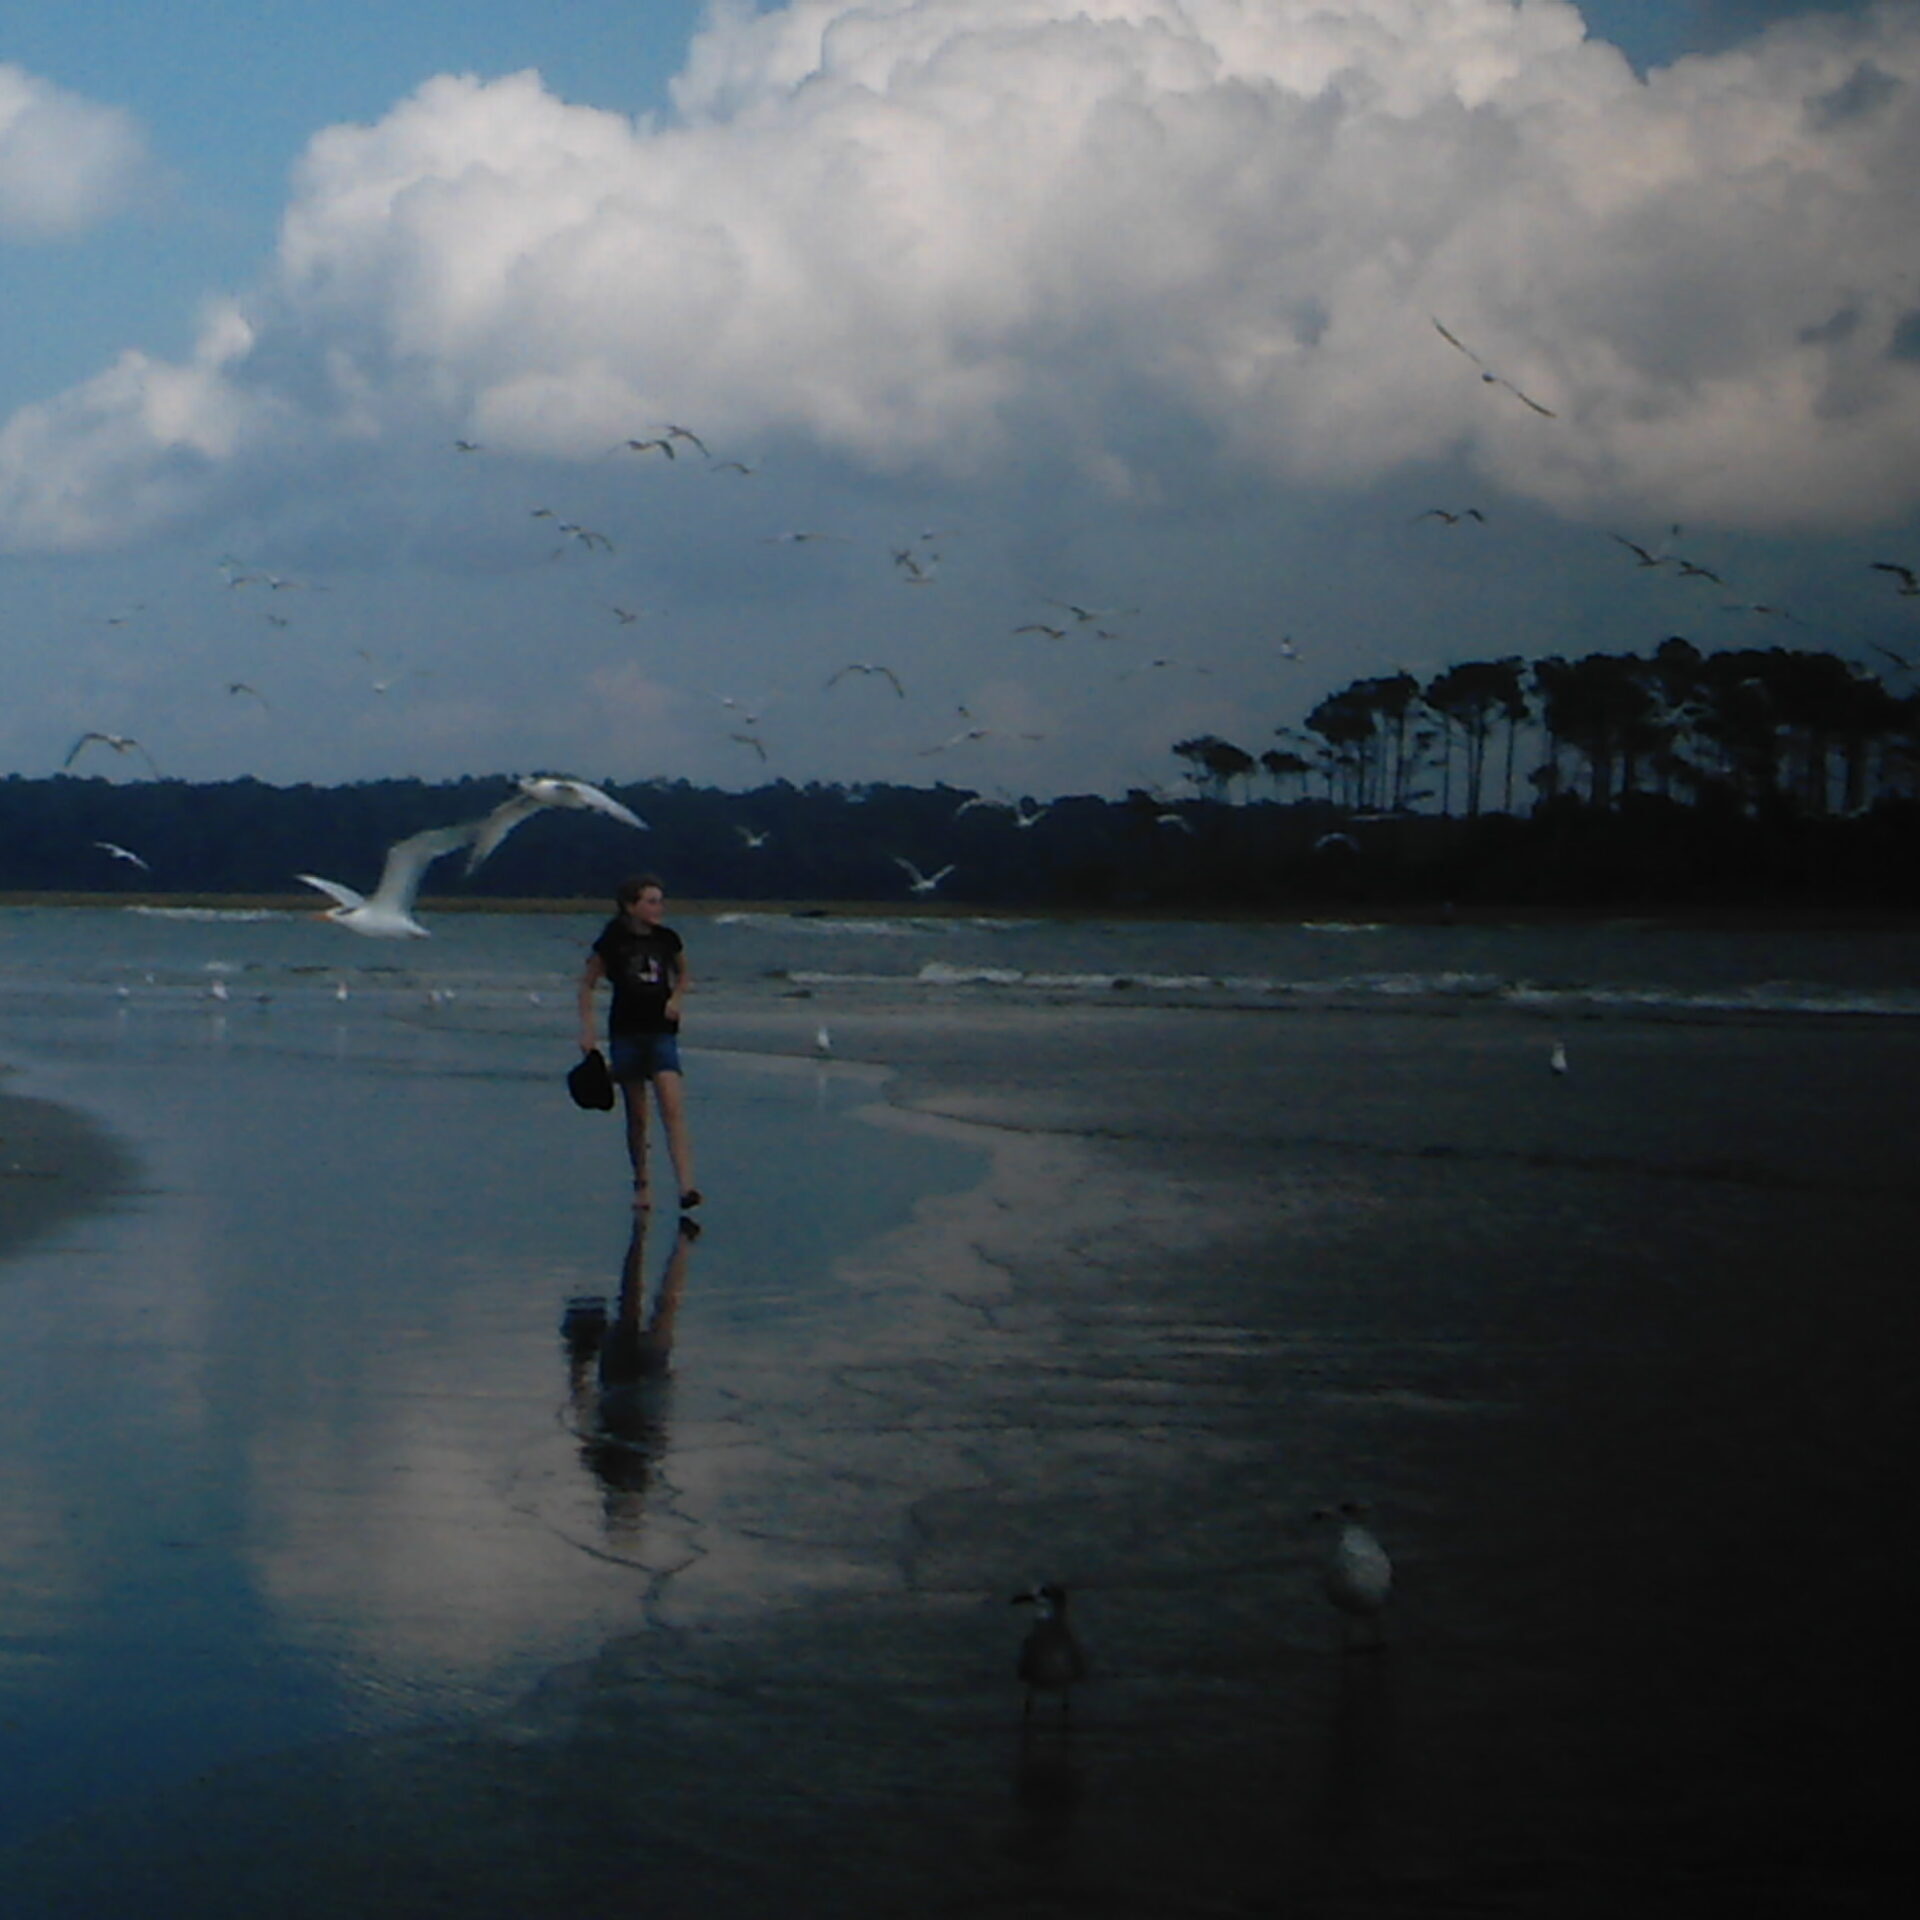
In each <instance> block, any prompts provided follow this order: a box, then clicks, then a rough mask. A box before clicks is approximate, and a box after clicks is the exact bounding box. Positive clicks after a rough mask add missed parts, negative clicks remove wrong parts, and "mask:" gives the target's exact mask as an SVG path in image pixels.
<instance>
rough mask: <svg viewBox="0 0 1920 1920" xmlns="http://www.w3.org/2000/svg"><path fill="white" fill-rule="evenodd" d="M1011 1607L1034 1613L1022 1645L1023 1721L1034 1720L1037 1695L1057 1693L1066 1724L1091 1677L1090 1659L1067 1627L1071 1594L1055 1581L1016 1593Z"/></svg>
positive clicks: (1020, 1674)
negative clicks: (1076, 1694) (1077, 1688)
mask: <svg viewBox="0 0 1920 1920" xmlns="http://www.w3.org/2000/svg"><path fill="white" fill-rule="evenodd" d="M1009 1604H1010V1605H1012V1606H1016V1607H1024V1606H1030V1607H1032V1608H1033V1610H1034V1622H1033V1625H1032V1626H1031V1627H1029V1628H1028V1629H1027V1637H1026V1639H1025V1640H1023V1641H1022V1642H1021V1643H1020V1664H1019V1667H1018V1668H1017V1672H1018V1673H1019V1676H1020V1679H1021V1681H1022V1682H1023V1683H1024V1684H1025V1686H1026V1689H1027V1694H1026V1703H1025V1705H1024V1706H1023V1707H1022V1708H1021V1712H1020V1717H1021V1719H1023V1720H1025V1719H1030V1718H1031V1717H1032V1714H1033V1696H1034V1695H1035V1694H1036V1693H1057V1694H1058V1695H1059V1696H1060V1717H1061V1719H1063V1720H1064V1719H1066V1718H1067V1716H1068V1715H1069V1714H1070V1713H1071V1712H1072V1711H1073V1689H1074V1687H1075V1686H1076V1685H1077V1684H1078V1683H1079V1682H1080V1681H1082V1680H1084V1679H1085V1678H1086V1677H1087V1656H1086V1654H1085V1653H1084V1652H1082V1650H1081V1647H1080V1642H1079V1641H1078V1640H1076V1639H1075V1638H1074V1634H1073V1629H1072V1628H1071V1627H1070V1626H1069V1625H1068V1624H1067V1590H1066V1588H1065V1587H1061V1586H1056V1585H1054V1583H1053V1582H1052V1581H1051V1580H1048V1581H1043V1582H1042V1583H1041V1584H1040V1585H1039V1586H1037V1587H1032V1588H1030V1589H1029V1590H1028V1591H1027V1592H1025V1593H1016V1594H1015V1595H1014V1596H1013V1599H1012V1600H1011V1601H1010V1602H1009Z"/></svg>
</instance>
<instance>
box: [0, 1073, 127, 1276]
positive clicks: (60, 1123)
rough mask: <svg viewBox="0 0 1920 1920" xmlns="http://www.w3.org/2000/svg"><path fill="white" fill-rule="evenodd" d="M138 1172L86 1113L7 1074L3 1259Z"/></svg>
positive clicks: (0, 1100) (2, 1128) (1, 1108)
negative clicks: (19, 1089)
mask: <svg viewBox="0 0 1920 1920" xmlns="http://www.w3.org/2000/svg"><path fill="white" fill-rule="evenodd" d="M0 1071H3V1070H0ZM132 1178H133V1163H132V1161H131V1160H130V1159H129V1158H128V1156H127V1155H126V1153H125V1151H124V1150H123V1149H122V1148H121V1147H120V1145H119V1143H118V1142H117V1141H115V1140H114V1138H113V1136H112V1135H111V1134H108V1133H106V1132H104V1131H103V1130H102V1129H101V1128H100V1127H98V1126H96V1125H95V1124H94V1123H93V1122H92V1121H91V1120H90V1119H88V1118H87V1116H86V1115H84V1114H81V1113H76V1112H75V1111H74V1110H73V1109H72V1108H70V1107H63V1106H59V1105H57V1104H55V1103H54V1102H52V1101H50V1100H42V1099H34V1098H31V1097H28V1096H23V1095H21V1094H18V1093H12V1092H9V1091H7V1089H6V1087H5V1083H4V1080H0V1261H5V1260H6V1259H7V1257H8V1256H9V1255H10V1254H13V1253H17V1252H18V1251H19V1250H20V1249H21V1248H23V1247H27V1246H30V1245H31V1244H32V1243H33V1242H34V1241H35V1240H37V1239H38V1238H39V1237H40V1236H41V1235H42V1234H44V1233H47V1232H49V1231H50V1230H51V1229H53V1228H54V1227H56V1226H58V1225H59V1224H60V1223H61V1222H62V1221H63V1220H68V1219H71V1218H72V1217H73V1216H74V1215H76V1214H81V1213H85V1212H86V1211H87V1210H88V1209H89V1208H90V1207H94V1206H97V1205H98V1204H99V1203H100V1202H101V1201H102V1200H104V1199H106V1198H107V1197H108V1196H109V1195H111V1194H114V1193H116V1192H118V1191H119V1190H120V1189H121V1188H122V1187H124V1186H125V1185H126V1184H127V1182H128V1181H130V1180H131V1179H132ZM4 1275H5V1269H4V1267H0V1285H4V1283H5V1279H4Z"/></svg>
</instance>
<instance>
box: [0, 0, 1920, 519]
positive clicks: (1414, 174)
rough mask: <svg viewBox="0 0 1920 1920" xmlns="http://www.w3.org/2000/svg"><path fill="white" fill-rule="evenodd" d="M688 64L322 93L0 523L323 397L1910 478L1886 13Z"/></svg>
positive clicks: (500, 432) (1905, 124)
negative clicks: (180, 350) (620, 96)
mask: <svg viewBox="0 0 1920 1920" xmlns="http://www.w3.org/2000/svg"><path fill="white" fill-rule="evenodd" d="M674 99H675V106H676V110H677V111H676V114H675V116H674V117H673V118H672V119H671V120H669V121H665V122H662V123H659V124H655V123H653V122H651V121H643V122H639V123H636V122H633V121H629V120H627V119H625V118H623V117H621V116H619V115H616V114H610V113H606V112H602V111H598V110H591V109H587V108H582V107H578V106H573V105H570V104H568V103H567V102H565V101H562V100H560V99H558V98H556V97H554V96H553V95H552V94H551V93H550V92H549V91H547V89H546V88H545V87H544V86H543V84H542V83H541V81H540V80H539V78H538V76H536V75H534V74H531V73H523V74H517V75H512V76H508V77H505V78H501V79H497V80H493V81H490V82H487V81H482V80H479V79H477V78H473V77H457V76H443V77H440V78H437V79H434V80H432V81H430V82H429V83H427V84H426V85H425V86H423V87H421V88H420V89H419V90H418V91H417V92H416V93H414V94H413V95H412V96H410V97H409V98H407V99H405V100H403V101H402V102H400V103H399V104H398V105H397V106H395V107H394V108H393V110H392V111H391V112H389V113H388V114H387V115H386V116H385V117H384V118H383V119H382V120H380V121H379V122H378V123H377V124H374V125H371V126H338V127H333V128H329V129H327V130H326V131H324V132H322V133H321V134H319V135H318V136H317V137H316V138H315V139H314V140H313V141H312V143H311V145H310V147H309V149H308V151H307V154H306V156H305V159H304V161H303V163H302V165H301V168H300V170H299V173H298V177H297V180H296V184H295V189H294V196H293V199H292V202H291V204H290V206H289V208H288V211H287V214H286V217H285V221H284V225H283V229H282V236H281V242H280V248H279V255H278V258H277V260H276V261H275V263H274V265H273V267H272V270H271V271H270V273H269V274H268V275H266V276H265V278H264V280H263V283H262V285H261V287H260V288H259V289H258V291H257V293H256V294H255V296H254V297H253V298H252V299H251V300H250V301H249V302H248V303H247V327H248V330H249V331H248V335H247V338H246V340H245V341H244V342H243V343H241V344H239V345H235V344H234V343H233V340H232V334H231V327H232V322H231V320H229V321H228V322H226V323H225V324H226V325H227V326H228V328H229V333H228V335H227V336H226V339H225V342H224V344H221V345H219V346H217V347H208V348H206V349H204V350H203V351H202V353H201V354H200V356H199V358H198V360H197V361H196V362H195V364H194V365H192V366H190V367H184V368H182V367H168V366H164V365H162V364H160V363H157V362H154V361H151V360H140V359H138V358H137V357H135V356H129V358H128V359H127V360H126V361H124V362H123V363H122V364H121V365H120V366H119V367H117V368H116V369H114V370H113V371H112V372H111V373H109V374H106V375H102V376H101V377H100V379H99V380H97V381H96V382H94V383H92V385H91V386H90V387H89V388H86V389H82V390H81V391H80V393H78V394H75V395H68V396H65V397H64V398H63V399H61V400H59V401H56V402H54V403H51V404H50V405H49V406H47V407H44V408H40V409H34V410H30V416H22V417H19V418H16V420H15V421H14V422H13V423H12V424H11V425H9V427H8V428H7V429H6V430H5V432H4V434H0V513H3V514H4V515H5V520H4V522H0V525H4V526H5V527H6V528H7V529H8V530H9V535H10V537H11V538H13V539H14V540H15V541H16V542H17V541H19V540H20V539H21V538H22V537H23V529H24V528H29V527H31V528H32V529H34V530H35V533H34V537H36V538H39V539H43V540H47V541H50V542H54V543H58V542H59V540H60V539H61V538H62V537H63V536H62V535H61V533H60V531H59V530H60V529H61V528H62V527H64V528H66V529H67V532H66V534H65V536H64V537H65V538H66V539H68V540H70V541H73V542H82V541H86V540H90V539H97V538H99V537H101V533H100V530H101V529H103V528H106V527H110V526H112V525H113V524H115V523H116V521H118V520H119V519H121V518H122V517H124V515H125V514H126V513H127V512H128V511H129V510H130V508H132V507H134V506H136V505H137V504H138V503H139V502H142V501H143V502H145V503H146V509H145V510H147V511H157V510H159V508H158V506H157V505H156V502H158V501H159V500H160V499H161V494H160V493H159V492H156V485H157V484H158V483H157V482H156V478H155V476H156V474H158V475H161V476H163V477H166V476H170V477H171V478H172V479H174V480H177V481H178V482H179V484H180V485H181V486H182V487H183V488H185V487H187V486H189V484H190V472H189V469H191V468H192V467H193V466H194V463H195V462H198V463H200V464H202V465H204V466H205V467H207V468H209V469H212V468H217V467H218V466H219V464H220V463H221V462H222V461H223V460H224V459H227V458H229V457H241V456H243V455H251V456H253V457H262V458H264V457H270V456H271V453H272V450H273V449H274V448H275V447H276V446H278V445H282V444H285V445H289V446H291V445H293V444H295V443H296V442H297V443H299V444H303V445H305V446H309V447H310V446H311V444H312V443H313V440H314V437H315V436H316V435H326V434H333V435H339V436H352V437H356V438H359V439H363V440H374V441H378V440H379V439H380V438H381V437H382V436H388V435H391V436H401V435H409V434H417V433H419V432H421V431H426V430H429V429H430V430H431V431H432V432H436V433H451V432H459V433H462V434H467V435H471V436H472V437H474V438H477V439H480V440H483V441H485V442H486V443H488V444H489V445H491V446H497V447H502V448H518V449H520V450H523V451H527V452H536V453H541V454H546V455H551V456H559V457H563V458H565V457H589V456H591V457H599V456H601V455H603V454H604V453H605V450H606V448H607V446H608V443H609V441H610V440H612V439H614V438H616V437H618V436H619V435H620V434H622V433H625V432H628V431H637V430H644V429H646V428H647V427H649V426H651V425H654V424H656V423H658V422H659V421H661V420H665V419H693V420H698V421H699V422H700V423H701V426H702V429H703V431H709V432H710V433H711V434H712V435H714V436H715V437H717V438H720V439H724V440H726V441H728V442H730V443H732V444H744V443H748V442H751V441H758V440H764V439H765V438H766V437H768V436H774V435H778V436H782V437H783V438H787V439H800V440H803V441H807V442H811V443H812V444H814V445H816V446H818V447H819V448H821V449H822V450H823V451H825V452H828V453H830V454H832V455H834V456H835V457H837V458H839V459H842V460H845V461H850V462H852V463H855V464H856V465H860V466H864V467H866V468H869V469H871V470H874V471H877V472H882V473H887V472H903V471H908V470H913V469H926V470H933V471H939V472H943V473H945V474H948V475H950V476H954V477H957V478H960V479H962V480H964V479H967V478H970V477H972V478H977V477H983V476H988V475H990V474H991V473H992V472H993V470H994V467H995V464H996V463H997V462H999V461H1001V460H1004V459H1005V458H1007V457H1008V456H1009V455H1010V454H1012V453H1015V452H1016V451H1019V450H1021V449H1023V448H1031V447H1033V446H1036V445H1043V446H1045V447H1046V448H1047V449H1048V450H1049V452H1050V455H1051V457H1056V458H1059V459H1062V460H1063V461H1065V462H1067V463H1068V464H1069V465H1071V466H1073V467H1075V468H1077V469H1078V471H1080V472H1081V473H1082V474H1083V475H1085V476H1087V477H1088V479H1089V480H1090V481H1092V482H1094V483H1096V484H1100V485H1103V486H1105V487H1107V488H1108V489H1110V490H1112V491H1114V492H1115V493H1117V494H1121V495H1124V496H1126V497H1129V498H1132V499H1135V500H1139V499H1144V498H1151V497H1153V495H1154V492H1155V490H1156V489H1158V490H1160V491H1161V492H1163V493H1164V492H1165V491H1166V490H1168V489H1169V488H1171V487H1173V486H1175V485H1177V475H1171V476H1170V475H1169V474H1167V473H1166V472H1165V471H1164V470H1163V465H1162V463H1163V462H1164V460H1165V459H1166V457H1167V448H1168V447H1169V446H1170V445H1173V446H1178V447H1179V448H1181V449H1183V450H1185V457H1190V458H1191V457H1198V458H1202V459H1204V460H1205V461H1206V462H1207V463H1208V467H1209V469H1210V471H1213V472H1215V473H1218V472H1220V471H1223V470H1224V471H1238V472H1243V473H1245V474H1246V475H1248V476H1249V477H1251V478H1253V479H1261V480H1271V481H1273V482H1276V483H1291V484H1302V483H1304V484H1310V485H1312V484H1334V485H1357V484H1364V483H1366V482H1369V481H1371V480H1375V479H1377V478H1379V477H1380V476H1382V475H1383V474H1386V473H1389V472H1391V471H1393V470H1395V469H1396V468H1399V467H1403V466H1407V465H1410V464H1414V463H1424V462H1432V461H1436V460H1441V459H1446V458H1449V457H1455V456H1460V455H1464V456H1465V457H1466V458H1468V459H1469V460H1470V461H1472V462H1473V463H1475V464H1477V465H1478V467H1479V468H1480V469H1481V471H1482V472H1483V473H1484V474H1485V475H1487V476H1488V477H1489V478H1491V479H1493V480H1497V481H1498V482H1499V483H1500V484H1502V485H1503V486H1505V487H1506V488H1508V489H1510V490H1511V491H1513V492H1514V493H1516V494H1518V495H1521V496H1523V497H1529V498H1532V499H1534V500H1536V501H1540V502H1544V503H1546V504H1547V505H1549V506H1551V507H1553V508H1554V509H1556V510H1558V511H1560V512H1563V513H1565V514H1568V515H1571V516H1583V515H1597V514H1601V513H1606V512H1612V511H1618V510H1620V509H1621V507H1622V506H1623V504H1628V503H1630V504H1632V505H1633V506H1634V507H1636V508H1640V509H1645V510H1648V511H1651V512H1657V513H1659V514H1661V515H1663V516H1670V517H1682V516H1684V517H1686V518H1689V519H1692V520H1703V521H1704V520H1713V521H1717V522H1719V523H1721V524H1724V525H1728V526H1736V527H1747V528H1752V529H1768V528H1792V527H1809V528H1827V529H1835V528H1844V527H1847V526H1850V525H1864V524H1870V523H1871V522H1873V521H1874V520H1875V519H1876V518H1879V517H1883V516H1885V515H1887V514H1889V513H1894V512H1901V511H1907V510H1911V509H1912V508H1913V507H1914V506H1915V505H1916V504H1920V276H1917V272H1916V270H1917V269H1920V257H1916V251H1915V246H1914V240H1913V227H1912V218H1911V209H1912V182H1913V180H1914V179H1915V178H1916V177H1920V10H1916V9H1914V8H1912V7H1909V6H1901V5H1893V4H1886V5H1881V6H1877V7H1869V8H1867V9H1865V10H1864V11H1861V12H1859V13H1857V14H1838V15H1826V14H1819V15H1810V16H1807V17H1804V18H1802V19H1799V20H1797V21H1789V22H1786V23H1783V24H1781V25H1779V26H1777V27H1775V28H1774V29H1773V30H1772V31H1771V32H1769V33H1768V34H1766V35H1764V36H1762V37H1760V38H1758V39H1755V40H1752V41H1749V42H1747V43H1745V44H1742V45H1737V46H1734V47H1732V48H1730V49H1728V50H1727V51H1725V52H1723V53H1720V54H1717V55H1714V56H1712V57H1699V58H1692V59H1687V60H1683V61H1680V62H1678V63H1676V64H1675V65H1674V66H1672V67H1671V68H1667V69H1662V70H1657V71H1655V72H1653V73H1652V74H1650V75H1649V76H1647V78H1645V79H1644V80H1643V79H1641V78H1639V77H1638V76H1636V75H1635V73H1634V72H1633V71H1632V69H1631V68H1630V66H1629V65H1628V63H1627V62H1626V61H1625V60H1624V59H1623V58H1622V57H1621V56H1620V55H1619V53H1618V52H1617V51H1616V50H1615V49H1613V48H1612V47H1610V46H1608V45H1606V44H1604V43H1602V42H1599V41H1596V40H1593V39H1591V38H1589V37H1588V35H1587V33H1586V31H1585V26H1584V22H1583V20H1582V18H1581V15H1580V13H1579V12H1578V10H1577V8H1576V7H1574V6H1573V5H1571V4H1566V3H1564V0H1519V3H1518V4H1509V0H1351V3H1350V4H1347V5H1344V6H1341V7H1337V8H1335V7H1328V6H1326V5H1324V4H1323V0H1264V4H1261V5H1258V6H1254V5H1249V4H1247V3H1246V0H864V3H863V4H859V5H853V4H849V3H848V0H795V4H792V5H789V6H787V7H784V8H779V9H776V10H774V11H770V12H767V13H764V14H762V13H756V12H755V11H753V10H752V9H751V8H749V7H747V6H746V5H744V4H737V3H736V4H726V3H723V4H720V5H718V6H716V8H715V10H714V13H713V15H712V18H711V21H710V24H709V26H708V28H707V30H706V31H705V32H704V33H703V34H702V35H701V36H700V37H699V38H698V39H697V40H696V42H695V43H694V45H693V47H692V49H691V51H690V54H689V58H688V62H687V65H686V70H685V72H684V74H683V75H682V76H681V78H680V80H679V82H678V84H677V86H676V90H675V95H674ZM1436 319H1438V320H1440V321H1441V322H1442V323H1443V324H1444V325H1445V327H1446V328H1447V329H1448V330H1449V332H1451V333H1452V335H1453V336H1454V337H1455V339H1456V340H1457V341H1459V342H1460V343H1461V344H1462V346H1463V347H1464V348H1465V349H1466V350H1467V351H1465V352H1462V351H1456V350H1455V348H1454V347H1453V346H1452V345H1450V344H1449V343H1448V341H1447V340H1446V339H1445V338H1444V337H1443V336H1442V335H1441V334H1440V333H1439V331H1437V330H1436V328H1435V326H1434V325H1433V321H1434V320H1436ZM1476 363H1477V364H1476ZM163 394H164V404H163V401H162V396H163ZM1529 402H1531V403H1532V404H1528V403H1529ZM163 416H164V418H163ZM29 455H31V456H32V458H31V461H30V460H29ZM189 455H190V456H191V459H189V458H188V457H187V456H189ZM41 463H44V470H43V469H42V464H41ZM56 489H57V492H56Z"/></svg>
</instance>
